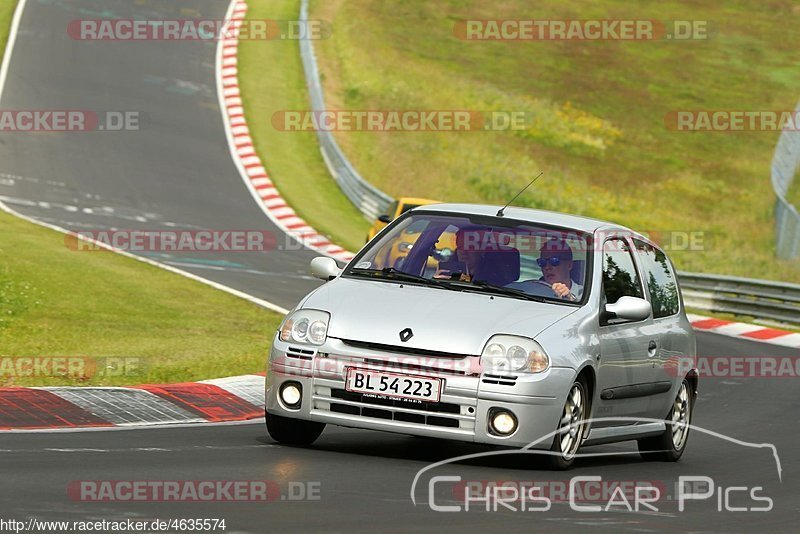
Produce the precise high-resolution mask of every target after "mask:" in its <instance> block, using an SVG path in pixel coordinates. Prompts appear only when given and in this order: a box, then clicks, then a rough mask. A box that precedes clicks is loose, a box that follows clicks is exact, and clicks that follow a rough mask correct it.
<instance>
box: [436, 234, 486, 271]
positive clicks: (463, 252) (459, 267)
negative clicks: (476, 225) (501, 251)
mask: <svg viewBox="0 0 800 534" xmlns="http://www.w3.org/2000/svg"><path fill="white" fill-rule="evenodd" d="M470 231H476V229H473V228H461V229H460V230H459V231H458V232H456V257H455V259H454V260H450V261H447V262H442V263H440V264H439V270H438V271H436V273H435V274H434V275H433V277H434V278H449V279H452V277H453V276H454V275H456V274H457V273H458V274H460V276H459V278H458V279H459V280H461V281H462V282H471V281H472V280H473V279H474V278H475V276H476V275H477V274H478V271H479V269H480V264H481V259H482V258H483V254H482V253H481V251H480V250H479V246H478V245H477V244H473V243H469V242H470V241H473V242H474V241H475V240H472V239H468V237H470V236H467V233H468V232H470Z"/></svg>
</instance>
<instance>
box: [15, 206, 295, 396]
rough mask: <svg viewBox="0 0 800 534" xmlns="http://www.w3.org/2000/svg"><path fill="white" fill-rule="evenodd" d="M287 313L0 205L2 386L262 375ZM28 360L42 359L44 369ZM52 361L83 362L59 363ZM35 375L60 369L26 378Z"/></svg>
mask: <svg viewBox="0 0 800 534" xmlns="http://www.w3.org/2000/svg"><path fill="white" fill-rule="evenodd" d="M280 320H281V316H280V315H279V314H277V313H274V312H272V311H269V310H265V309H263V308H260V307H259V306H256V305H255V304H251V303H249V302H246V301H244V300H242V299H239V298H237V297H234V296H232V295H229V294H227V293H224V292H222V291H218V290H216V289H212V288H210V287H207V286H204V285H203V284H200V283H198V282H194V281H192V280H189V279H186V278H183V277H181V276H177V275H175V274H172V273H169V272H167V271H164V270H162V269H159V268H157V267H153V266H150V265H146V264H144V263H141V262H138V261H136V260H133V259H129V258H125V257H122V256H119V255H117V254H114V253H111V252H105V251H103V252H77V251H73V250H70V249H68V248H67V247H66V246H65V245H64V236H63V235H62V234H60V233H58V232H55V231H52V230H48V229H46V228H41V227H39V226H36V225H34V224H31V223H28V222H26V221H23V220H21V219H18V218H16V217H13V216H11V215H8V214H6V213H3V212H0V385H4V386H8V385H61V384H66V385H132V384H141V383H164V382H181V381H191V380H199V379H208V378H217V377H221V376H231V375H238V374H246V373H257V372H262V371H263V370H264V364H265V361H266V357H267V351H268V349H269V341H268V340H269V339H270V338H271V336H272V334H273V333H274V331H275V329H276V328H277V326H278V323H279V322H280ZM20 357H29V358H30V357H35V358H40V360H39V363H40V364H41V369H44V371H36V370H35V368H34V367H33V366H32V365H31V363H30V362H26V361H25V360H22V359H20ZM80 357H85V358H86V360H83V361H82V360H80V359H79V358H80ZM47 358H68V359H69V361H70V362H72V363H76V366H75V367H73V368H71V370H65V369H64V368H55V369H54V368H53V367H52V362H48V361H47V360H46V359H47ZM48 366H49V367H48ZM50 369H54V370H53V371H50ZM31 373H38V374H56V375H59V376H50V377H48V376H37V377H31V376H25V375H30V374H31ZM82 374H86V375H87V376H81V375H82ZM21 375H22V376H21Z"/></svg>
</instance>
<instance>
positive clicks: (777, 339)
mask: <svg viewBox="0 0 800 534" xmlns="http://www.w3.org/2000/svg"><path fill="white" fill-rule="evenodd" d="M687 317H688V318H689V321H691V323H692V328H694V329H695V330H697V331H700V332H713V333H714V334H721V335H723V336H730V337H736V338H739V339H748V340H750V341H760V342H762V343H769V344H770V345H781V346H784V347H792V348H800V334H797V333H794V332H788V331H786V330H779V329H777V328H767V327H766V326H759V325H756V324H749V323H737V322H734V321H726V320H724V319H715V318H713V317H705V316H703V315H694V314H691V313H690V314H687Z"/></svg>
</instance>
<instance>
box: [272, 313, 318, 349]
mask: <svg viewBox="0 0 800 534" xmlns="http://www.w3.org/2000/svg"><path fill="white" fill-rule="evenodd" d="M330 318H331V315H330V314H329V313H328V312H324V311H319V310H297V311H295V312H293V313H290V314H289V315H288V316H287V317H286V319H284V320H283V323H282V324H281V327H280V331H279V334H278V338H279V339H280V340H281V341H292V342H295V343H305V344H307V345H322V344H323V343H325V339H326V338H327V336H328V322H329V321H330Z"/></svg>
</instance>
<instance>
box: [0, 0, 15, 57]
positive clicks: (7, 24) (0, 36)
mask: <svg viewBox="0 0 800 534" xmlns="http://www.w3.org/2000/svg"><path fill="white" fill-rule="evenodd" d="M16 7H17V2H15V1H13V0H5V1H4V2H2V4H0V52H2V51H3V50H5V49H6V41H7V40H8V32H9V31H10V30H11V19H12V17H13V16H14V10H15V9H16ZM0 55H1V54H0Z"/></svg>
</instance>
